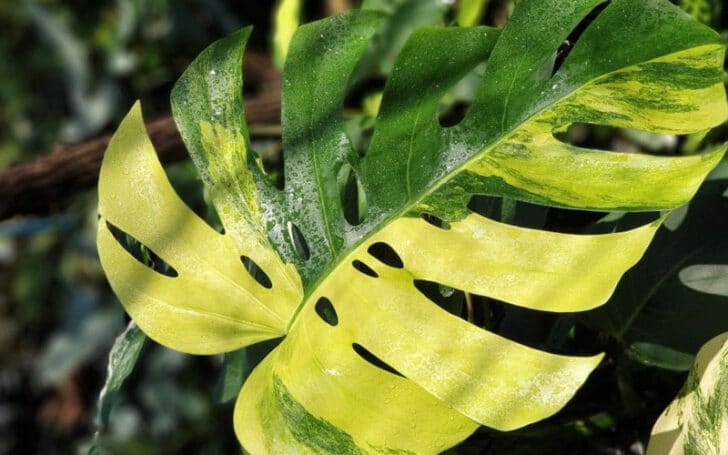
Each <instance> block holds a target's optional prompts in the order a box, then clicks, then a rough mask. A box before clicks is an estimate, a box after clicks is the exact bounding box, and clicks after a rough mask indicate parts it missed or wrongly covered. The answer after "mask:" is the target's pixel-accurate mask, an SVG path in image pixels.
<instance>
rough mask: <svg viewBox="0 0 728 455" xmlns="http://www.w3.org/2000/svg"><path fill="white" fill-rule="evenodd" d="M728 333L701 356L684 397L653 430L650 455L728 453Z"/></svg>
mask: <svg viewBox="0 0 728 455" xmlns="http://www.w3.org/2000/svg"><path fill="white" fill-rule="evenodd" d="M726 429H728V333H724V334H722V335H719V336H717V337H715V338H713V339H712V340H710V341H709V342H707V343H706V344H705V346H703V347H702V348H701V349H700V352H698V355H697V358H696V359H695V364H694V365H693V368H692V369H691V370H690V375H689V376H688V380H687V382H686V383H685V385H684V386H683V389H682V391H681V392H680V395H679V396H678V397H677V398H676V399H675V401H673V402H672V403H671V404H670V405H669V406H668V407H667V409H665V412H663V413H662V415H660V417H659V419H657V422H656V423H655V426H654V427H653V428H652V435H651V437H650V442H649V445H648V446H647V455H663V454H670V455H682V454H686V455H691V454H696V455H697V454H700V455H721V454H724V453H726V451H728V432H727V431H726Z"/></svg>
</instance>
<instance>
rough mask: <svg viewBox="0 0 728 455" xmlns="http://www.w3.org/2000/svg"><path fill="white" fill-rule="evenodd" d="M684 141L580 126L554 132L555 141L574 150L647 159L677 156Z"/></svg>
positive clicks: (669, 136)
mask: <svg viewBox="0 0 728 455" xmlns="http://www.w3.org/2000/svg"><path fill="white" fill-rule="evenodd" d="M687 137H688V136H687V135H673V134H658V133H651V132H649V131H642V130H637V129H632V128H617V127H614V126H611V125H602V124H595V123H582V122H576V123H572V124H571V125H569V127H568V128H564V129H562V130H560V131H555V132H554V138H556V140H558V141H559V142H561V143H563V144H568V145H573V146H574V147H580V148H587V149H591V150H604V151H609V152H620V153H644V154H649V155H676V154H678V152H679V149H680V146H681V144H683V143H684V142H685V140H686V139H687Z"/></svg>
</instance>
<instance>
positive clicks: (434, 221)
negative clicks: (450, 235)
mask: <svg viewBox="0 0 728 455" xmlns="http://www.w3.org/2000/svg"><path fill="white" fill-rule="evenodd" d="M420 218H422V219H423V220H425V221H426V222H427V223H429V224H431V225H433V226H435V227H438V228H440V229H445V230H448V229H450V223H448V222H447V221H445V220H443V219H442V218H438V217H436V216H435V215H433V214H431V213H422V214H421V215H420Z"/></svg>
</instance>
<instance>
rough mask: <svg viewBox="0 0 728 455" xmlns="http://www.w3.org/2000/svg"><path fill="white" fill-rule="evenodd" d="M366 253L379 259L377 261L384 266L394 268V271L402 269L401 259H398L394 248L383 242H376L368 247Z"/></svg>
mask: <svg viewBox="0 0 728 455" xmlns="http://www.w3.org/2000/svg"><path fill="white" fill-rule="evenodd" d="M367 251H368V252H369V254H371V255H372V256H374V257H375V258H377V259H379V261H380V262H381V263H382V264H384V265H388V266H390V267H394V268H395V269H402V268H404V262H402V258H400V257H399V255H398V254H397V252H396V251H394V248H392V247H391V246H389V245H388V244H386V243H384V242H377V243H374V244H372V245H370V246H369V248H368V249H367Z"/></svg>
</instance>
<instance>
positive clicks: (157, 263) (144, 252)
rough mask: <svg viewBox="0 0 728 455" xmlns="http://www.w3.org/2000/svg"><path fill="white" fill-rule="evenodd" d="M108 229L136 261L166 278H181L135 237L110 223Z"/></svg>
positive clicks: (172, 268)
mask: <svg viewBox="0 0 728 455" xmlns="http://www.w3.org/2000/svg"><path fill="white" fill-rule="evenodd" d="M106 227H107V228H108V229H109V231H110V232H111V235H113V236H114V238H115V239H116V241H117V242H119V245H121V246H122V248H124V249H125V250H126V251H127V252H128V253H129V254H131V255H132V256H133V257H134V259H136V260H137V261H139V262H140V263H142V264H144V265H146V266H147V267H149V268H150V269H152V270H154V271H155V272H157V273H159V274H162V275H164V276H168V277H170V278H175V277H177V276H179V273H177V271H176V270H175V269H174V267H172V266H171V265H169V264H168V263H166V262H164V261H163V260H162V258H160V257H159V256H157V254H156V253H155V252H154V251H152V250H151V249H150V248H149V247H147V246H146V245H144V244H143V243H141V242H140V241H139V240H137V239H135V238H134V237H132V236H131V235H129V234H127V233H126V232H124V231H122V230H121V229H119V228H118V227H116V226H114V225H113V224H111V223H109V222H108V221H107V222H106Z"/></svg>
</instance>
